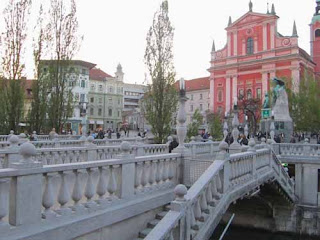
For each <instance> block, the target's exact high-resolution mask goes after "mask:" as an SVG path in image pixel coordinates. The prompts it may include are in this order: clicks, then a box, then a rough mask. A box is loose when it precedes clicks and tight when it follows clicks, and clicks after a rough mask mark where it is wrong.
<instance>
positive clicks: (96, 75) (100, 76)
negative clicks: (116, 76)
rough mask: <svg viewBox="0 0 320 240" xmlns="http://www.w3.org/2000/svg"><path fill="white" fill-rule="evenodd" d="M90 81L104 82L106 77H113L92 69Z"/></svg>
mask: <svg viewBox="0 0 320 240" xmlns="http://www.w3.org/2000/svg"><path fill="white" fill-rule="evenodd" d="M89 75H90V79H92V80H98V81H103V80H104V79H105V78H106V77H112V76H111V75H109V74H108V73H106V72H104V71H102V70H101V69H99V68H92V69H91V70H90V73H89Z"/></svg>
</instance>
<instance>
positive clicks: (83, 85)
mask: <svg viewBox="0 0 320 240" xmlns="http://www.w3.org/2000/svg"><path fill="white" fill-rule="evenodd" d="M81 87H82V88H85V87H86V82H85V81H84V80H81Z"/></svg>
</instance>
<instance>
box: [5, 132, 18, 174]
mask: <svg viewBox="0 0 320 240" xmlns="http://www.w3.org/2000/svg"><path fill="white" fill-rule="evenodd" d="M9 142H10V147H9V149H8V156H7V158H6V159H5V160H4V163H3V166H2V167H3V168H11V164H12V163H16V162H19V160H20V159H21V156H20V154H19V150H20V147H19V145H18V143H19V138H18V137H17V136H16V135H12V136H11V137H10V138H9Z"/></svg>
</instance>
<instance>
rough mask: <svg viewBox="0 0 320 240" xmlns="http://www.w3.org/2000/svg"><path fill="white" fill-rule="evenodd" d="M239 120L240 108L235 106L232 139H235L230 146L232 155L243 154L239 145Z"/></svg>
mask: <svg viewBox="0 0 320 240" xmlns="http://www.w3.org/2000/svg"><path fill="white" fill-rule="evenodd" d="M238 126H239V119H238V107H237V106H236V105H235V106H234V116H233V120H232V127H233V130H232V137H233V143H232V144H231V145H230V153H239V152H241V145H240V144H239V143H238V141H237V139H238V136H239V130H238Z"/></svg>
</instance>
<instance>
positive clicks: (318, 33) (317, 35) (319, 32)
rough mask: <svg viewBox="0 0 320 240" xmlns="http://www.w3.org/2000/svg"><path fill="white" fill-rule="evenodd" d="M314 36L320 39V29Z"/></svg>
mask: <svg viewBox="0 0 320 240" xmlns="http://www.w3.org/2000/svg"><path fill="white" fill-rule="evenodd" d="M314 35H315V37H320V29H317V30H316V32H315V34H314Z"/></svg>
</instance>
